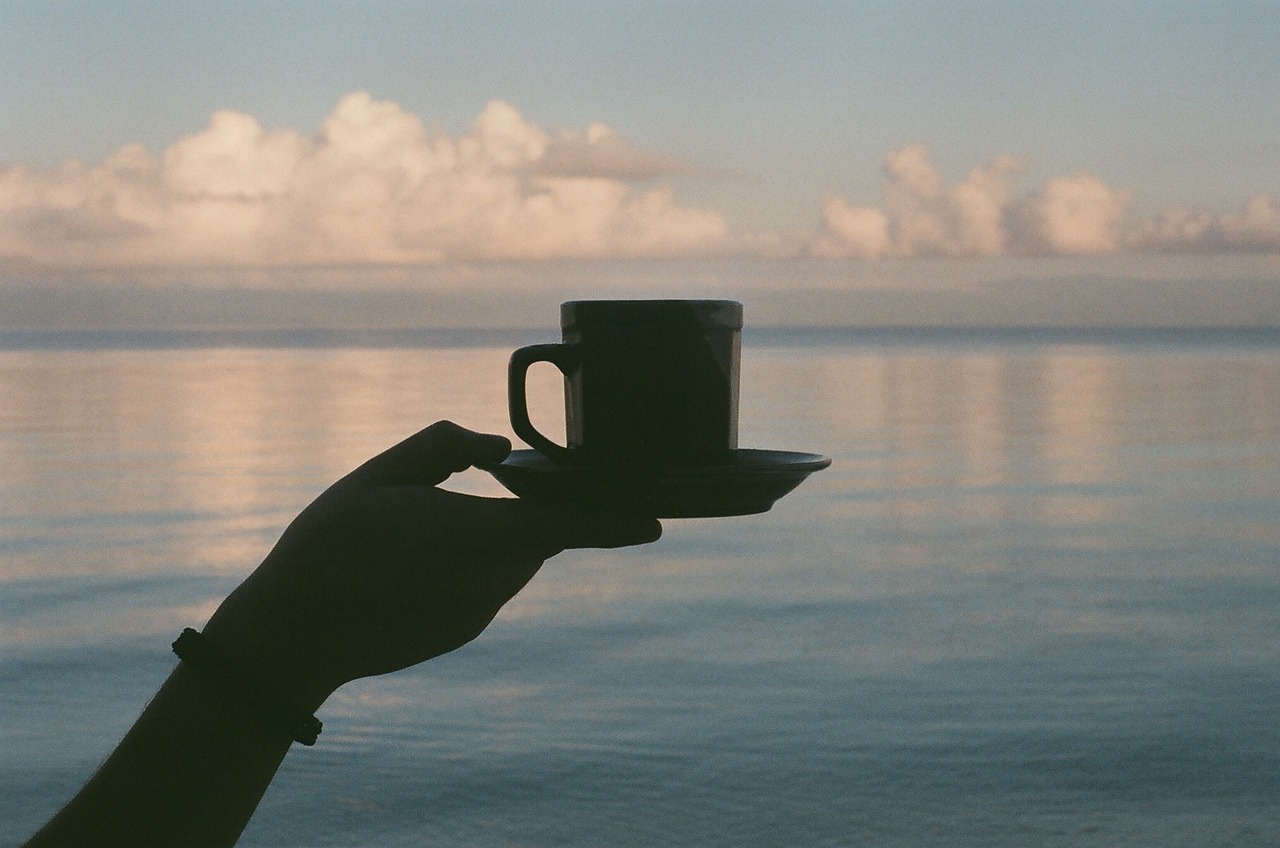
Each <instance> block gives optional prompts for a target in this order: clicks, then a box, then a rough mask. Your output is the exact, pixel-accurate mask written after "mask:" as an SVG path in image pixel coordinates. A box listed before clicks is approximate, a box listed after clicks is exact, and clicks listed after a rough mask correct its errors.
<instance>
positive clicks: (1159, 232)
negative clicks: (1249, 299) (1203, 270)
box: [1128, 194, 1280, 252]
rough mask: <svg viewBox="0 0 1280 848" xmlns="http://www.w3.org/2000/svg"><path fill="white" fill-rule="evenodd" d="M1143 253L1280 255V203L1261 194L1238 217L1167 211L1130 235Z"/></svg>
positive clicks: (1181, 210)
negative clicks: (1200, 252)
mask: <svg viewBox="0 0 1280 848" xmlns="http://www.w3.org/2000/svg"><path fill="white" fill-rule="evenodd" d="M1128 241H1129V244H1130V245H1132V246H1133V247H1136V248H1139V249H1154V250H1174V251H1178V250H1183V251H1203V252H1214V251H1224V250H1262V251H1280V203H1278V202H1277V201H1276V199H1275V198H1273V197H1270V196H1268V195H1265V194H1259V195H1256V196H1254V197H1253V198H1251V199H1250V200H1249V201H1248V202H1247V203H1246V204H1245V205H1244V207H1243V208H1242V209H1241V210H1240V211H1239V212H1236V213H1232V214H1226V215H1215V214H1214V213H1212V212H1209V211H1207V210H1203V209H1200V210H1193V209H1186V208H1174V209H1167V210H1165V211H1164V212H1162V213H1161V214H1160V215H1158V216H1157V217H1155V218H1153V219H1152V220H1150V221H1147V222H1146V223H1145V224H1143V225H1142V226H1141V227H1139V228H1137V229H1136V230H1134V232H1132V233H1131V234H1130V235H1129V239H1128Z"/></svg>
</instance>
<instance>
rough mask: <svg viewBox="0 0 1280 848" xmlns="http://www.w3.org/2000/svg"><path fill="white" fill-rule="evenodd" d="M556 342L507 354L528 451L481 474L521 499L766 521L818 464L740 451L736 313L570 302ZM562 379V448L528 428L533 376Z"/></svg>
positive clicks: (818, 460) (716, 305) (822, 461)
mask: <svg viewBox="0 0 1280 848" xmlns="http://www.w3.org/2000/svg"><path fill="white" fill-rule="evenodd" d="M560 322H561V331H562V337H563V341H562V342H561V343H560V344H542V345H531V346H529V347H523V348H520V349H519V350H517V351H515V352H514V353H513V354H512V355H511V363H510V368H509V371H508V381H507V389H508V401H509V407H510V413H511V425H512V428H513V429H514V430H515V432H516V435H518V436H520V438H522V439H524V440H525V441H526V442H528V443H529V445H531V446H532V448H533V449H532V450H516V451H512V453H511V455H510V456H509V457H508V458H507V459H506V460H505V461H504V462H502V463H501V464H499V465H497V466H494V467H492V468H489V469H488V470H489V472H490V473H491V474H493V476H494V477H495V478H497V480H498V481H499V482H500V483H501V484H502V485H503V486H505V487H506V488H507V489H509V490H510V491H511V492H512V493H513V494H515V495H517V496H518V497H521V498H524V499H527V500H530V501H538V502H545V503H556V504H575V505H579V506H583V507H586V508H590V509H596V510H604V511H609V512H614V513H624V514H630V515H637V516H646V517H653V518H710V517H723V516H731V515H751V514H755V513H761V512H765V511H767V510H769V509H770V508H771V507H772V506H773V505H774V503H776V502H777V501H778V500H779V499H780V498H782V497H783V496H785V495H786V494H788V493H789V492H791V491H792V490H793V489H795V488H796V487H797V486H799V485H800V484H801V483H802V482H804V480H805V478H807V477H808V476H809V475H810V474H812V473H814V472H815V471H820V470H822V469H824V468H826V467H827V466H829V465H830V464H831V460H830V459H828V458H827V457H825V456H821V455H819V454H814V453H800V452H795V451H779V450H753V449H744V448H739V447H738V446H737V438H738V382H739V359H740V351H741V330H742V305H741V304H739V303H737V302H735V301H724V300H640V301H635V300H629V301H618V300H608V301H570V302H568V303H564V304H562V305H561V307H560ZM535 362H550V363H551V364H553V365H555V366H556V367H557V368H559V369H560V371H561V372H563V374H564V376H565V430H566V444H565V445H559V444H556V443H555V442H553V441H552V440H551V439H548V438H547V437H546V436H544V435H543V434H542V433H540V432H539V431H538V430H537V428H535V427H534V426H533V424H532V423H531V422H530V420H529V413H528V403H527V398H526V392H525V384H526V377H527V374H528V370H529V367H530V366H531V365H532V364H533V363H535Z"/></svg>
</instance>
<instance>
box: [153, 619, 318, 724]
mask: <svg viewBox="0 0 1280 848" xmlns="http://www.w3.org/2000/svg"><path fill="white" fill-rule="evenodd" d="M173 652H174V653H175V654H177V655H178V658H179V659H180V660H182V662H183V663H184V664H186V665H187V666H190V667H191V668H192V669H193V670H195V671H196V672H198V673H200V674H202V675H204V676H205V677H207V678H209V679H211V680H213V681H214V682H216V683H217V684H218V685H219V686H221V687H222V688H223V689H226V690H227V691H229V692H231V693H232V694H234V695H236V696H237V697H239V698H240V699H242V700H245V701H248V702H250V703H251V704H253V705H254V706H256V707H257V708H258V709H260V710H262V711H263V712H265V713H267V714H268V715H269V716H270V717H271V720H272V722H273V723H274V724H276V725H278V726H279V727H281V728H283V729H284V730H287V731H288V733H289V735H290V736H292V737H293V739H294V741H295V742H301V743H302V744H303V745H314V744H316V738H317V737H318V736H319V735H320V730H321V728H322V727H323V725H321V724H320V719H318V718H316V717H315V716H313V715H307V714H306V713H304V712H299V711H297V710H293V709H290V708H289V707H288V706H287V705H286V704H285V703H284V699H282V698H281V697H279V696H278V695H276V694H275V693H273V692H271V691H270V688H269V687H268V686H267V685H265V684H264V683H263V682H261V681H258V680H255V679H254V678H253V677H251V676H250V675H248V674H246V673H245V672H243V671H241V670H240V669H238V668H236V667H235V665H234V664H233V663H231V662H230V661H229V660H227V658H226V657H224V656H222V655H221V654H220V653H219V652H218V651H217V650H216V649H215V648H214V647H213V646H212V645H210V644H209V643H208V642H206V641H205V639H204V637H203V635H202V634H200V633H199V632H198V631H196V630H192V629H191V628H190V627H188V628H186V629H185V630H183V631H182V635H180V636H179V637H178V638H177V640H176V641H175V642H174V643H173Z"/></svg>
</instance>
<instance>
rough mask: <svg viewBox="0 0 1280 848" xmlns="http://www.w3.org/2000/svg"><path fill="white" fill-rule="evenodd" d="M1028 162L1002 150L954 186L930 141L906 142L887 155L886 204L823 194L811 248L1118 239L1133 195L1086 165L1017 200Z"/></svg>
mask: <svg viewBox="0 0 1280 848" xmlns="http://www.w3.org/2000/svg"><path fill="white" fill-rule="evenodd" d="M1024 165H1025V163H1024V161H1023V160H1022V159H1021V158H1020V157H1017V156H1012V155H1009V154H1000V155H998V156H996V157H995V158H993V159H992V160H991V161H990V162H988V163H987V164H985V165H981V166H979V167H976V168H973V169H972V170H971V171H969V173H968V174H967V175H966V176H965V178H964V179H963V180H961V181H960V182H958V183H956V184H954V185H950V186H949V185H947V183H946V180H945V179H944V177H943V176H942V174H941V173H940V172H939V171H938V169H937V167H936V166H935V165H934V163H933V160H932V159H931V158H930V156H929V149H928V147H927V146H926V145H924V144H910V145H907V146H905V147H902V148H899V149H898V150H895V151H894V152H892V153H891V154H889V156H888V157H886V159H885V166H884V171H885V181H884V187H883V191H884V209H883V210H881V209H878V208H874V207H855V206H851V205H850V204H848V203H847V202H845V201H844V200H843V199H842V198H838V197H828V198H826V199H825V200H824V201H823V204H822V218H823V229H822V231H821V232H820V233H819V234H818V235H817V237H816V238H815V239H814V242H813V245H812V250H813V252H814V253H816V254H817V255H820V256H849V257H858V258H881V257H891V256H892V257H916V256H999V255H1004V254H1009V253H1046V254H1078V253H1105V252H1110V251H1113V250H1115V249H1116V248H1117V247H1118V246H1119V243H1120V240H1121V235H1122V233H1121V224H1122V221H1123V218H1124V213H1125V209H1126V207H1127V206H1128V203H1129V196H1128V194H1127V193H1126V192H1124V191H1121V190H1118V189H1113V188H1111V187H1109V186H1107V185H1106V184H1105V183H1103V182H1102V181H1101V180H1099V179H1098V178H1096V177H1094V176H1092V175H1091V174H1088V173H1085V172H1081V173H1079V174H1076V175H1075V176H1071V177H1059V178H1055V179H1050V180H1047V181H1045V183H1044V184H1043V185H1042V186H1041V187H1040V188H1039V189H1037V190H1035V191H1033V192H1031V193H1030V194H1029V195H1027V196H1026V197H1023V198H1014V197H1013V195H1012V181H1013V178H1014V177H1015V176H1016V175H1017V174H1018V172H1019V171H1021V170H1022V169H1023V167H1024Z"/></svg>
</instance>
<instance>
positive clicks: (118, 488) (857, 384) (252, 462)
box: [0, 327, 1280, 848]
mask: <svg viewBox="0 0 1280 848" xmlns="http://www.w3.org/2000/svg"><path fill="white" fill-rule="evenodd" d="M745 339H746V341H745V347H744V352H743V364H742V406H741V415H740V420H741V437H740V442H741V444H742V446H744V447H754V448H768V449H780V450H800V451H811V452H816V453H823V454H826V455H828V456H830V457H831V458H832V459H833V460H834V462H833V465H832V466H831V468H829V469H827V470H826V471H822V472H820V473H818V474H816V475H814V476H813V477H812V478H810V479H809V480H808V481H806V482H805V483H804V484H803V485H802V486H801V487H800V488H799V489H797V490H796V491H795V492H794V493H792V494H791V495H790V496H788V497H787V498H785V499H784V500H782V501H781V502H779V503H778V504H777V505H776V506H775V507H774V508H773V510H772V511H770V512H768V513H765V514H762V515H756V516H747V517H739V518H726V519H706V520H689V521H668V522H666V524H665V535H664V537H663V538H662V540H660V541H659V542H658V543H656V544H654V545H651V546H646V547H642V548H635V549H628V550H624V551H612V552H600V551H585V552H574V553H567V554H564V555H561V556H559V557H557V558H555V559H553V560H551V561H550V562H548V564H547V565H546V566H545V567H544V568H543V571H542V572H541V573H540V574H539V575H538V577H537V578H536V579H535V580H534V582H533V583H532V584H531V585H530V586H529V587H528V588H527V590H526V591H525V592H524V593H523V594H521V595H520V596H519V597H517V598H516V599H515V600H514V601H513V602H512V603H511V604H510V605H509V606H508V607H507V608H506V609H505V610H504V611H503V613H502V614H501V615H500V616H499V618H498V619H497V621H495V623H494V624H493V625H492V626H491V627H490V629H489V630H488V631H486V633H485V634H484V635H483V636H481V637H480V638H479V639H478V640H476V641H475V642H473V643H471V644H470V645H468V646H466V647H464V648H462V649H460V650H458V651H457V652H455V653H453V654H449V655H447V656H445V657H441V658H439V659H437V660H433V661H431V662H429V663H426V664H424V665H422V666H419V667H417V668H414V669H412V670H408V671H405V672H402V673H399V674H395V675H391V676H388V677H384V678H377V679H372V680H366V681H361V682H358V683H355V684H352V685H350V686H348V687H346V688H344V689H343V690H340V691H339V692H338V693H337V694H336V695H335V696H334V697H333V698H332V699H331V700H330V702H329V703H327V704H326V705H325V706H324V707H323V708H322V709H321V711H320V713H319V715H320V718H321V719H322V720H323V721H324V724H325V730H324V733H323V734H322V735H321V737H320V741H319V744H318V745H317V746H316V747H315V748H295V750H294V751H293V752H292V753H291V754H290V755H289V757H288V759H287V760H286V761H285V764H284V766H283V768H282V770H281V772H280V774H279V775H278V777H277V779H276V782H275V784H274V785H273V786H272V788H271V790H270V791H269V792H268V794H267V796H266V798H265V799H264V801H263V803H262V805H261V807H260V808H259V811H258V813H257V815H256V816H255V818H254V820H253V821H252V822H251V823H250V825H249V827H248V829H247V831H246V832H245V835H244V837H243V839H242V840H241V843H240V844H242V845H245V846H264V848H265V846H271V848H288V846H298V848H318V846H383V847H385V848H394V846H420V845H428V844H455V845H466V846H472V848H490V847H491V846H492V848H498V846H503V848H516V847H517V846H518V847H519V848H524V846H529V848H534V846H610V847H611V848H628V847H629V846H709V848H711V847H714V846H725V848H733V847H735V846H794V847H795V848H808V847H809V846H855V845H856V846H939V848H944V846H945V848H967V846H983V848H992V846H1010V848H1014V847H1015V846H1031V847H1032V848H1035V847H1036V846H1064V847H1065V846H1102V845H1105V846H1119V845H1123V846H1151V848H1180V846H1187V848H1193V847H1194V848H1204V847H1205V846H1248V847H1249V848H1252V846H1259V848H1260V847H1261V846H1274V845H1277V844H1280V333H1278V332H1277V331H1275V330H1266V329H1257V330H1239V331H1232V330H1216V331H1192V330H1185V331H1184V330H1179V331H1160V330H1133V331H1126V330H1106V331H1048V330H1006V331H999V332H996V331H953V330H945V329H921V330H888V329H885V330H875V331H859V330H856V329H838V328H836V329H832V328H827V329H824V330H805V329H795V328H792V329H787V330H767V329H761V330H759V331H755V332H752V330H751V328H750V327H748V330H747V333H746V337H745ZM551 340H554V339H553V338H544V337H540V334H538V333H530V332H528V331H519V332H502V331H490V332H486V333H480V334H475V333H459V332H448V331H404V332H398V333H386V332H384V333H364V334H360V333H354V334H352V333H346V334H344V333H315V332H312V333H301V334H290V333H271V332H245V333H227V332H212V333H195V334H192V333H151V334H147V333H142V334H136V333H124V332H117V333H102V334H85V333H79V334H74V333H73V334H66V333H15V332H10V333H6V334H3V335H0V844H6V845H8V844H14V845H16V844H18V843H20V842H21V841H22V839H23V838H25V836H27V835H29V834H30V832H32V831H33V830H34V829H35V828H36V827H37V826H38V825H39V824H40V823H42V822H43V821H44V820H45V819H46V818H47V817H48V816H50V815H51V814H52V813H53V812H54V811H55V810H56V809H57V807H58V806H59V805H60V804H61V803H62V802H63V801H64V800H65V799H66V798H67V797H69V796H70V795H71V794H72V793H73V792H74V791H75V790H76V789H77V788H78V787H79V785H80V784H81V783H82V782H83V781H84V780H85V779H86V778H87V777H88V776H89V774H90V773H91V772H92V770H93V769H94V767H95V766H96V764H97V763H99V762H100V761H101V760H102V759H103V757H105V755H106V754H107V753H108V752H109V750H110V749H111V747H112V746H113V744H114V743H115V741H116V740H117V739H118V738H119V737H120V735H121V734H122V733H123V732H124V731H125V729H126V728H127V727H128V726H129V725H130V724H131V722H132V721H133V719H134V718H135V717H136V715H137V714H138V712H139V711H140V710H141V708H142V706H143V705H144V704H145V703H146V701H147V699H148V698H149V697H150V695H151V694H152V693H153V692H154V690H155V689H156V687H157V686H158V685H159V684H160V682H161V681H163V679H164V678H165V676H166V675H167V674H168V672H169V671H170V669H171V668H172V666H173V663H174V659H173V657H172V655H171V654H170V653H169V648H168V646H169V643H170V642H171V641H172V640H173V638H174V637H175V636H176V635H177V633H178V632H179V631H180V630H181V629H182V628H183V627H187V626H196V627H198V626H200V625H201V624H203V622H204V620H205V619H206V618H207V617H208V616H209V614H210V613H211V612H212V611H213V609H214V608H215V607H216V605H217V603H218V601H219V599H220V598H221V597H223V596H224V595H225V594H226V593H227V592H228V591H230V589H231V588H232V587H234V586H235V585H236V584H237V583H238V582H239V581H240V580H241V579H243V577H244V576H245V575H246V574H248V572H249V571H250V570H252V568H253V567H254V566H255V565H256V563H257V562H258V561H259V560H260V559H261V557H262V556H263V555H264V554H265V552H266V551H267V550H268V549H269V547H270V546H271V544H272V543H273V542H274V540H275V538H276V537H277V535H278V534H279V532H280V531H281V530H282V529H283V527H284V526H285V524H286V523H287V522H288V521H289V520H290V519H291V518H292V516H293V515H295V514H296V513H297V512H298V510H300V509H301V508H302V507H303V506H304V505H305V504H306V503H308V502H309V501H310V500H311V499H312V498H313V497H314V496H315V495H316V494H318V493H319V492H320V491H321V490H322V489H323V488H324V487H325V486H326V485H327V484H328V483H329V482H331V481H333V480H334V479H336V478H337V477H339V476H341V475H342V474H343V473H345V472H346V471H347V470H349V469H350V468H351V467H353V466H354V465H356V464H358V463H359V462H361V461H362V460H363V459H365V458H367V457H368V456H370V455H372V454H374V453H377V452H378V451H380V450H382V449H383V448H385V447H387V446H389V445H391V444H393V443H394V442H396V441H398V440H399V439H401V438H403V437H405V436H407V435H409V434H410V433H412V432H414V431H416V430H417V429H419V428H421V427H423V426H425V425H426V424H429V423H431V422H432V421H434V420H437V419H440V418H449V419H452V420H455V421H457V422H458V423H461V424H463V425H465V426H468V427H471V428H473V429H479V430H488V431H492V432H501V433H507V434H509V433H510V428H509V425H508V423H507V420H506V404H505V395H504V393H505V379H504V377H505V367H506V359H507V356H508V354H509V352H510V350H511V349H513V348H514V347H516V346H519V345H521V344H526V343H529V342H532V341H551ZM548 370H549V369H548ZM533 376H534V379H533V382H532V384H531V389H530V391H531V395H532V398H533V407H534V409H533V412H534V418H535V420H536V421H541V422H546V423H545V424H544V426H543V429H544V430H554V428H555V423H554V422H555V421H556V416H558V415H560V414H561V412H560V397H559V384H558V377H557V375H556V374H555V373H554V372H550V373H548V372H546V371H543V372H540V373H536V374H535V375H533ZM449 485H450V486H451V487H453V488H457V489H460V490H462V491H468V492H472V493H475V494H482V495H491V496H501V495H503V494H504V492H503V490H502V489H501V487H499V486H498V485H497V483H496V482H495V481H493V479H492V478H490V477H488V476H487V475H485V474H483V473H481V472H477V471H470V472H467V473H465V474H462V475H459V477H457V478H455V480H453V481H451V483H450V484H449Z"/></svg>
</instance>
